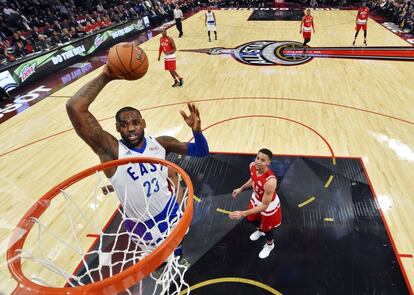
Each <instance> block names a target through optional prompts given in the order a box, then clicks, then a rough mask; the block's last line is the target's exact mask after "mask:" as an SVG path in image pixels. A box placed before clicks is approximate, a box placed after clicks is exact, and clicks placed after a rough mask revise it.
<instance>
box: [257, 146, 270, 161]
mask: <svg viewBox="0 0 414 295" xmlns="http://www.w3.org/2000/svg"><path fill="white" fill-rule="evenodd" d="M257 153H262V154H265V155H266V156H268V157H269V160H272V156H273V153H272V151H271V150H269V149H265V148H263V149H260V150H259V151H258V152H257Z"/></svg>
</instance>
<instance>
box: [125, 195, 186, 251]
mask: <svg viewBox="0 0 414 295" xmlns="http://www.w3.org/2000/svg"><path fill="white" fill-rule="evenodd" d="M178 208H179V205H178V203H177V198H176V197H175V196H174V197H171V198H170V200H169V201H168V203H167V205H166V206H165V207H164V209H163V210H162V211H161V212H160V213H159V214H158V215H156V216H154V218H153V219H149V220H147V221H145V222H139V223H136V222H134V221H133V220H130V219H127V220H125V228H126V230H127V231H128V232H130V233H133V234H135V235H138V236H139V237H141V238H143V240H144V241H150V242H151V244H152V243H154V244H158V243H159V242H160V241H161V240H162V239H161V238H159V239H158V240H157V241H153V237H152V235H151V233H150V232H149V230H150V229H152V228H153V227H154V226H158V229H159V231H160V232H161V233H164V232H165V231H167V229H168V224H171V223H172V222H174V219H176V221H175V222H177V221H178V217H177V213H178Z"/></svg>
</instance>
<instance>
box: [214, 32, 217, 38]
mask: <svg viewBox="0 0 414 295" xmlns="http://www.w3.org/2000/svg"><path fill="white" fill-rule="evenodd" d="M214 38H215V40H217V31H216V30H214Z"/></svg>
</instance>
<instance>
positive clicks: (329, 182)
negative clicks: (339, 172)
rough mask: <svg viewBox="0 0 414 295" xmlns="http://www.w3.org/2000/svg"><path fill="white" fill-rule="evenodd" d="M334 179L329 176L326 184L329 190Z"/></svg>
mask: <svg viewBox="0 0 414 295" xmlns="http://www.w3.org/2000/svg"><path fill="white" fill-rule="evenodd" d="M333 178H334V177H333V175H331V176H329V179H328V181H327V182H326V183H325V188H327V187H328V186H329V185H330V184H331V182H332V179H333Z"/></svg>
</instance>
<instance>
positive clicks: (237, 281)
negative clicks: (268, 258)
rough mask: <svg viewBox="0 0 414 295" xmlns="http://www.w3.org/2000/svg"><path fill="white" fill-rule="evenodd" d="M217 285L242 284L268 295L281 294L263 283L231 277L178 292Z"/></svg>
mask: <svg viewBox="0 0 414 295" xmlns="http://www.w3.org/2000/svg"><path fill="white" fill-rule="evenodd" d="M219 283H242V284H248V285H252V286H255V287H258V288H261V289H263V290H266V291H268V292H269V293H270V294H274V295H282V293H280V292H279V291H277V290H275V289H273V288H272V287H270V286H268V285H265V284H263V283H260V282H258V281H254V280H249V279H244V278H232V277H228V278H218V279H212V280H208V281H204V282H201V283H198V284H195V285H194V286H191V287H190V288H187V289H186V290H183V291H181V292H180V295H185V294H188V292H189V291H194V290H196V289H198V288H202V287H205V286H208V285H214V284H219Z"/></svg>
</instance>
